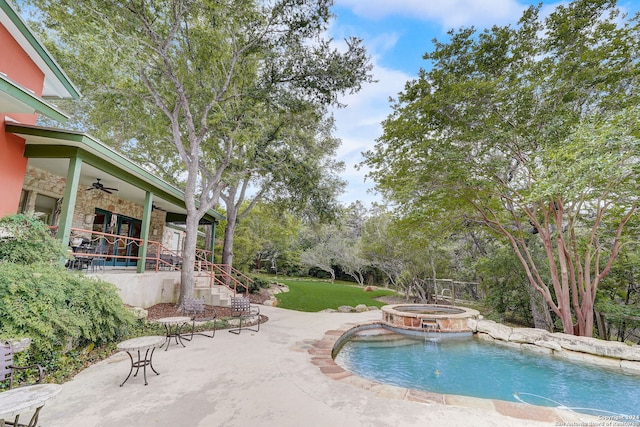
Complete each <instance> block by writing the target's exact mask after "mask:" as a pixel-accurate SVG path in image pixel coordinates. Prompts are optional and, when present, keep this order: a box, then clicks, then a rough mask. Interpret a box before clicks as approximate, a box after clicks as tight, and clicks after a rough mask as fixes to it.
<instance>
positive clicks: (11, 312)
mask: <svg viewBox="0 0 640 427" xmlns="http://www.w3.org/2000/svg"><path fill="white" fill-rule="evenodd" d="M133 327H134V319H133V316H132V315H131V314H130V313H129V312H128V310H127V309H126V308H125V307H124V305H123V303H122V300H121V299H120V296H119V295H118V293H117V290H116V287H115V286H114V285H112V284H110V283H107V282H103V281H100V280H96V279H93V278H88V277H85V276H83V275H81V274H79V273H75V272H69V271H66V270H65V269H64V268H62V267H60V266H57V265H47V264H31V265H20V264H14V263H7V262H2V263H0V338H1V339H5V340H6V339H9V338H21V337H29V338H31V340H32V343H31V346H30V347H29V349H28V352H27V353H28V356H22V355H21V358H26V360H22V362H23V363H28V364H32V363H40V364H41V365H43V366H45V367H46V368H47V369H48V370H49V371H52V370H56V369H58V368H60V367H61V366H62V365H64V364H65V359H66V358H67V357H68V356H65V354H66V353H68V352H69V351H71V350H74V349H76V348H80V347H87V346H93V345H94V344H95V345H102V344H105V343H109V342H112V341H117V340H118V339H119V338H121V337H124V336H126V335H127V334H128V333H129V332H130V330H131V329H132V328H133Z"/></svg>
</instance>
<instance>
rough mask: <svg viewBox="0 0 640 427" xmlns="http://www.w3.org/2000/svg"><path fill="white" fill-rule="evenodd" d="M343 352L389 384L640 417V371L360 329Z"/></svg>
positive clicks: (347, 363)
mask: <svg viewBox="0 0 640 427" xmlns="http://www.w3.org/2000/svg"><path fill="white" fill-rule="evenodd" d="M335 360H336V363H337V364H339V365H340V366H342V367H343V368H345V369H347V370H349V371H350V372H352V373H354V374H356V375H358V376H361V377H364V378H368V379H371V380H375V381H378V382H380V383H384V384H391V385H396V386H400V387H406V388H412V389H417V390H424V391H430V392H436V393H442V394H456V395H464V396H474V397H480V398H485V399H500V400H507V401H514V402H518V401H519V402H524V403H528V404H532V405H540V406H554V407H565V408H567V409H570V410H573V411H576V412H582V413H587V414H592V415H607V414H618V415H628V416H630V417H629V419H631V420H634V419H635V420H638V419H640V375H632V374H626V373H624V372H623V371H621V370H617V369H608V368H602V367H599V366H594V365H587V364H579V363H574V362H571V361H568V360H564V359H560V358H557V357H553V356H547V355H540V354H535V353H532V352H528V351H518V350H515V349H512V348H506V347H504V346H500V345H496V344H493V343H490V342H487V341H484V340H480V339H478V338H475V337H468V338H457V339H456V338H454V339H442V340H425V339H417V338H413V337H407V336H406V335H401V334H394V336H389V335H385V336H384V337H375V336H368V337H364V338H362V337H358V338H356V337H353V338H352V339H349V340H348V341H347V342H346V343H345V344H344V346H343V347H342V348H341V349H340V352H339V353H338V354H337V356H336V358H335ZM636 423H639V424H640V422H639V421H636ZM634 425H635V424H634Z"/></svg>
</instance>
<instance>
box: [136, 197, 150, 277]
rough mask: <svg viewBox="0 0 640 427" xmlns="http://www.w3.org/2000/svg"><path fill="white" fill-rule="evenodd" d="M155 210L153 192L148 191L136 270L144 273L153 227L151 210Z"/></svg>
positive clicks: (143, 212) (145, 199) (145, 198)
mask: <svg viewBox="0 0 640 427" xmlns="http://www.w3.org/2000/svg"><path fill="white" fill-rule="evenodd" d="M152 210H153V193H152V192H150V191H147V193H146V195H145V196H144V208H143V211H142V228H141V230H140V239H142V246H140V253H138V255H139V256H140V260H139V261H138V266H137V268H136V271H137V272H138V273H144V268H145V265H146V263H147V248H148V247H149V228H150V227H151V212H152Z"/></svg>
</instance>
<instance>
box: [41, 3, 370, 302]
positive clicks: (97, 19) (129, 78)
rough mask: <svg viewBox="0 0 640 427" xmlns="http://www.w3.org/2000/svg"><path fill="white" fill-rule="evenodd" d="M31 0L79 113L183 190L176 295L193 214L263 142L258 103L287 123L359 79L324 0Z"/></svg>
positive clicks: (356, 57) (358, 53) (186, 291)
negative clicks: (73, 84) (82, 101)
mask: <svg viewBox="0 0 640 427" xmlns="http://www.w3.org/2000/svg"><path fill="white" fill-rule="evenodd" d="M32 1H33V2H34V3H35V4H36V5H37V6H38V7H39V9H40V10H42V11H43V13H44V17H45V18H46V19H45V20H44V22H45V24H46V26H47V32H48V34H49V35H51V37H52V39H53V40H55V41H57V48H58V53H57V55H56V56H57V57H58V58H61V60H64V59H66V61H65V63H64V64H63V65H64V66H65V69H67V70H68V72H69V73H70V74H71V75H72V78H74V80H75V81H77V82H78V83H79V85H80V87H81V88H82V91H83V93H84V94H85V96H87V97H88V102H87V104H88V105H89V106H90V107H91V108H89V109H87V110H85V111H84V112H83V115H82V116H81V117H79V120H80V121H81V122H84V123H86V122H91V125H92V128H93V129H99V130H100V131H99V132H96V133H97V134H98V136H100V137H103V138H105V140H107V141H109V140H110V139H113V141H114V144H115V145H117V146H120V147H122V148H123V149H128V150H129V151H130V152H132V153H136V152H137V153H138V155H140V157H143V156H144V155H146V156H147V159H148V160H150V161H148V162H147V164H148V165H149V166H151V167H155V168H156V170H157V171H158V172H159V173H162V171H168V172H170V173H171V174H173V175H174V177H173V178H174V181H177V182H179V183H180V185H181V187H182V188H183V189H184V192H185V202H186V208H187V221H186V222H187V223H186V230H187V234H186V239H185V244H184V253H183V255H184V262H183V270H182V277H181V292H180V302H182V301H183V300H184V298H188V297H191V296H192V294H193V269H194V260H195V248H196V238H197V233H196V231H197V229H198V223H199V221H200V219H201V218H202V217H203V215H204V214H205V213H206V212H207V211H208V210H209V209H211V208H213V207H215V206H216V205H217V203H218V200H219V198H220V195H221V194H222V192H223V191H224V190H227V189H229V188H230V185H231V186H233V185H239V186H241V185H242V182H243V179H245V177H246V174H247V167H242V166H241V165H240V164H241V163H244V162H246V161H247V159H248V158H249V159H250V157H245V156H250V155H251V153H254V152H256V147H255V144H263V143H269V139H268V138H266V137H265V135H268V133H269V130H268V128H269V127H270V126H272V125H273V123H266V124H264V125H263V124H262V122H261V120H262V119H263V118H264V117H265V112H274V113H275V114H276V117H282V116H281V114H290V115H292V117H293V119H292V120H294V121H295V113H296V107H295V106H296V105H305V106H308V105H313V106H316V107H317V108H318V109H321V108H322V107H323V106H326V105H332V104H337V99H338V96H339V95H340V94H343V93H350V92H353V91H357V90H358V89H359V88H360V84H361V83H362V82H364V81H367V80H369V79H370V76H369V74H368V72H369V69H370V65H369V63H368V58H367V55H366V52H365V49H364V48H363V46H362V44H361V42H360V40H357V39H349V40H347V42H346V46H347V47H346V48H345V49H344V50H338V49H336V48H334V47H333V46H332V44H331V41H330V40H328V39H326V37H325V31H326V29H327V26H328V23H329V20H330V18H331V15H330V6H331V4H332V1H331V0H274V1H261V0H222V1H214V0H160V1H148V0H122V1H121V0H55V1H50V0H32ZM305 108H306V107H305ZM254 158H256V159H258V158H259V157H254ZM262 160H263V159H261V161H262ZM251 166H252V165H250V166H249V168H250V167H251Z"/></svg>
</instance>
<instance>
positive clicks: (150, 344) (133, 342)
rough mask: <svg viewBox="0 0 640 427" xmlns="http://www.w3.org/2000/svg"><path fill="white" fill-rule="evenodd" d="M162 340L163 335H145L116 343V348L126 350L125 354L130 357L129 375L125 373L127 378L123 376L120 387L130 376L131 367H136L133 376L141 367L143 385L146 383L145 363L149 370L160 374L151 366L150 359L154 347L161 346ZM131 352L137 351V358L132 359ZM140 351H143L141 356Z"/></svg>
mask: <svg viewBox="0 0 640 427" xmlns="http://www.w3.org/2000/svg"><path fill="white" fill-rule="evenodd" d="M164 340H165V337H163V336H160V335H151V336H147V337H138V338H131V339H130V340H126V341H122V342H121V343H118V350H120V351H126V352H127V354H128V355H129V359H131V368H130V369H129V375H127V378H125V379H124V381H122V384H120V387H122V386H123V385H124V383H126V382H127V380H128V379H129V377H130V376H131V373H132V372H133V368H136V373H135V374H133V376H134V377H135V376H137V375H138V371H139V370H140V368H141V367H142V373H143V375H144V385H147V384H148V383H147V365H149V367H150V368H151V370H152V371H153V372H155V374H156V375H160V373H159V372H158V371H156V370H155V368H154V367H153V360H152V359H153V352H154V351H155V349H156V347H161V346H162V343H163V342H164ZM149 351H151V353H149ZM131 352H138V359H137V360H134V359H133V355H132V354H131ZM142 352H144V356H142Z"/></svg>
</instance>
